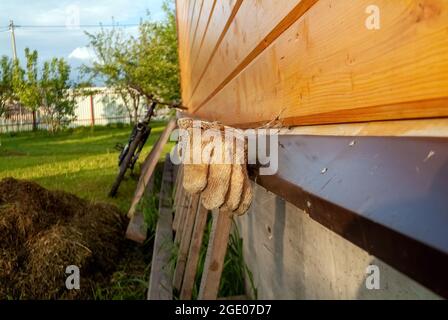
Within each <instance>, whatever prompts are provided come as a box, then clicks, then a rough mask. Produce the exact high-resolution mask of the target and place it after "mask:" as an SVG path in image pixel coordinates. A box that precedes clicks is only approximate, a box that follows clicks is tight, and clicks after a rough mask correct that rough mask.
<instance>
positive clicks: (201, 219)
mask: <svg viewBox="0 0 448 320" xmlns="http://www.w3.org/2000/svg"><path fill="white" fill-rule="evenodd" d="M207 217H208V210H207V209H205V208H204V206H202V205H201V204H199V210H197V212H196V218H195V222H194V229H193V235H192V239H191V244H190V250H189V252H188V260H187V264H186V266H185V273H184V280H183V282H182V290H181V292H180V299H181V300H190V299H191V295H192V292H193V287H194V281H195V278H196V271H197V269H198V263H199V254H200V251H201V246H202V240H203V238H204V231H205V226H206V224H207Z"/></svg>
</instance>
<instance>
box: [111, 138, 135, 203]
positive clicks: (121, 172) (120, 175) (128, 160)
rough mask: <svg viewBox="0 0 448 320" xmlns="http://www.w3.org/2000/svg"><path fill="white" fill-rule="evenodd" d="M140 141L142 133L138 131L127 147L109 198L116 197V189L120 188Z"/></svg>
mask: <svg viewBox="0 0 448 320" xmlns="http://www.w3.org/2000/svg"><path fill="white" fill-rule="evenodd" d="M141 139H142V132H141V131H139V132H138V133H137V136H136V137H135V139H134V141H132V143H131V145H130V146H129V151H128V153H127V154H126V157H125V158H124V160H123V162H122V163H121V165H120V169H119V171H118V175H117V177H116V178H115V182H114V184H113V185H112V188H110V191H109V197H115V196H116V195H117V191H118V188H119V187H120V184H121V181H122V180H123V178H124V176H125V174H126V170H127V169H128V167H129V164H130V163H131V161H132V158H133V157H134V153H135V150H136V149H137V147H138V145H139V144H140V140H141Z"/></svg>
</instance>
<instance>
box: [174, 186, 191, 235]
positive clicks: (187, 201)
mask: <svg viewBox="0 0 448 320" xmlns="http://www.w3.org/2000/svg"><path fill="white" fill-rule="evenodd" d="M190 205H191V196H190V194H188V193H187V192H184V198H183V201H182V202H181V205H180V206H179V212H180V213H179V220H178V221H179V222H178V223H179V224H178V225H177V228H176V236H175V237H174V243H180V240H181V239H182V232H183V229H184V225H185V219H186V217H187V212H188V209H189V208H190Z"/></svg>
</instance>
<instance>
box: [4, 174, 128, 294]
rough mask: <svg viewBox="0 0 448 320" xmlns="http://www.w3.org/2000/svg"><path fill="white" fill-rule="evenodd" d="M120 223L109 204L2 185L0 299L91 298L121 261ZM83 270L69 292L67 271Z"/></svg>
mask: <svg viewBox="0 0 448 320" xmlns="http://www.w3.org/2000/svg"><path fill="white" fill-rule="evenodd" d="M124 222H125V221H124V220H123V215H122V214H121V213H120V212H119V210H118V209H117V208H116V207H114V206H111V205H106V204H94V203H90V202H88V201H86V200H83V199H80V198H78V197H76V196H74V195H71V194H68V193H65V192H60V191H49V190H46V189H45V188H42V187H41V186H39V185H38V184H36V183H34V182H29V181H18V180H15V179H12V178H7V179H3V180H1V181H0V299H5V298H15V299H17V298H21V299H61V298H62V299H66V298H90V297H92V294H93V292H92V283H93V282H95V281H98V279H102V278H104V277H107V275H108V274H110V273H111V272H112V271H113V269H114V267H115V262H116V260H117V259H118V258H119V256H120V251H121V249H122V248H121V246H122V244H123V237H124V226H125V224H124ZM69 265H76V266H78V267H79V268H80V271H81V289H80V290H67V289H66V287H65V280H66V277H67V276H68V275H67V274H65V270H66V267H67V266H69Z"/></svg>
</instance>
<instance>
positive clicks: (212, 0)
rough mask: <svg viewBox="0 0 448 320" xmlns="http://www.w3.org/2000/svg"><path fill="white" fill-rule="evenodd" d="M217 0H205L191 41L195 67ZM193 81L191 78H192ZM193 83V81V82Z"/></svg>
mask: <svg viewBox="0 0 448 320" xmlns="http://www.w3.org/2000/svg"><path fill="white" fill-rule="evenodd" d="M216 2H217V1H216V0H204V2H203V8H202V13H201V17H200V19H199V21H198V26H197V30H196V34H195V38H194V40H193V42H192V43H191V53H190V63H191V66H192V68H193V66H194V62H195V61H196V59H197V56H198V54H199V51H200V50H201V48H202V45H203V40H204V38H205V34H206V32H207V30H208V27H209V25H210V20H211V18H212V14H213V11H214V10H215V7H216ZM190 81H191V78H190ZM191 85H193V83H191Z"/></svg>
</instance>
